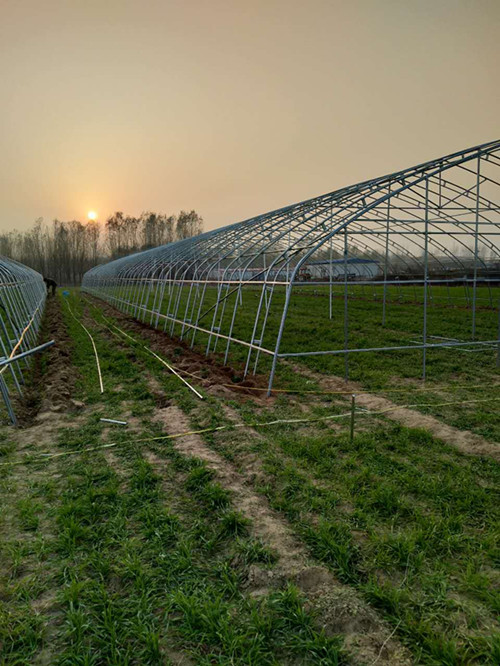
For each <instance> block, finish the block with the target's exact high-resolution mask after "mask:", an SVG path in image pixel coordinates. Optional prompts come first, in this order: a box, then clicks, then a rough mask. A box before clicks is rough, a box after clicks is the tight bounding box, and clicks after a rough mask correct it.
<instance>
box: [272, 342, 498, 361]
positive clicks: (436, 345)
mask: <svg viewBox="0 0 500 666" xmlns="http://www.w3.org/2000/svg"><path fill="white" fill-rule="evenodd" d="M496 344H498V340H482V341H481V342H474V341H471V342H439V343H432V344H428V345H411V346H406V347H366V348H364V349H349V350H348V351H345V349H333V350H328V351H312V352H284V353H282V354H278V356H279V357H280V358H286V357H288V356H324V355H326V354H354V353H355V352H379V351H401V350H405V349H408V350H411V349H424V347H425V348H429V347H433V348H434V349H435V348H439V347H468V346H469V345H496Z"/></svg>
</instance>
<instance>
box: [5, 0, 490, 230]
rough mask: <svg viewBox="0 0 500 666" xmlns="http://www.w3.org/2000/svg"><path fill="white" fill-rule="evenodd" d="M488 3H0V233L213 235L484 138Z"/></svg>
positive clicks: (270, 0)
mask: <svg viewBox="0 0 500 666" xmlns="http://www.w3.org/2000/svg"><path fill="white" fill-rule="evenodd" d="M499 35H500V1H499V0H329V1H327V0H307V1H305V0H304V1H299V0H265V1H264V0H251V1H249V0H232V1H230V0H210V1H208V0H206V1H203V0H183V1H169V0H140V1H137V0H64V1H63V0H0V90H1V97H0V231H2V232H5V231H9V230H11V229H14V228H17V229H26V228H28V227H29V226H31V224H32V223H33V221H34V220H35V219H36V218H39V217H43V218H44V220H45V221H46V222H50V221H51V220H52V219H54V218H58V219H63V220H66V219H80V220H85V219H86V218H87V212H88V211H89V210H95V211H97V213H98V217H99V219H100V220H105V219H106V217H107V216H108V215H110V214H111V213H112V212H113V211H115V210H122V211H124V212H126V213H128V214H131V215H139V214H140V213H141V212H143V211H145V210H154V211H156V212H164V213H168V214H171V213H175V212H177V211H179V210H181V209H188V210H191V209H195V210H196V211H197V212H198V213H199V214H201V215H202V217H203V218H204V220H205V228H206V229H213V228H216V227H220V226H223V225H225V224H230V223H232V222H236V221H238V220H243V219H247V218H249V217H252V216H254V215H257V214H259V213H263V212H266V211H268V210H273V209H275V208H279V207H281V206H284V205H287V204H291V203H294V202H296V201H301V200H303V199H307V198H309V197H314V196H317V195H320V194H323V193H325V192H330V191H333V190H336V189H338V188H340V187H343V186H346V185H349V184H352V183H355V182H358V181H361V180H365V179H368V178H371V177H376V176H380V175H383V174H385V173H390V172H392V171H395V170H398V169H401V168H405V167H409V166H412V165H413V164H417V163H420V162H423V161H426V160H428V159H432V158H434V157H438V156H440V155H445V154H447V153H451V152H455V151H457V150H460V149H461V148H466V147H470V146H473V145H476V144H479V143H484V142H487V141H491V140H493V139H498V138H500V85H499V72H500V39H499Z"/></svg>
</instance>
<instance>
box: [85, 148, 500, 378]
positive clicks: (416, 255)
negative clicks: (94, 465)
mask: <svg viewBox="0 0 500 666" xmlns="http://www.w3.org/2000/svg"><path fill="white" fill-rule="evenodd" d="M499 174H500V141H492V142H489V143H486V144H482V145H479V146H474V147H473V148H468V149H465V150H461V151H458V152H456V153H453V154H451V155H448V156H445V157H439V158H437V159H434V160H430V161H429V162H425V163H422V164H419V165H417V166H414V167H410V168H409V169H404V170H400V171H397V172H395V173H392V174H389V175H385V176H381V177H379V178H374V179H372V180H367V181H364V182H362V183H358V184H355V185H351V186H348V187H344V188H342V189H340V190H336V191H334V192H330V193H327V194H324V195H321V196H319V197H316V198H313V199H307V200H304V201H301V202H298V203H295V204H292V205H289V206H285V207H282V208H279V209H277V210H274V211H271V212H268V213H264V214H262V215H258V216H256V217H253V218H250V219H248V220H244V221H243V222H238V223H235V224H231V225H228V226H226V227H223V228H220V229H215V230H213V231H209V232H206V233H204V234H201V235H200V236H196V237H194V238H189V239H185V240H181V241H178V242H176V243H171V244H169V245H165V246H161V247H158V248H153V249H150V250H146V251H144V252H138V253H136V254H133V255H130V256H128V257H124V258H121V259H117V260H115V261H112V262H110V263H108V264H104V265H101V266H97V267H95V268H93V269H91V270H90V271H88V272H87V273H86V274H85V276H84V279H83V283H82V288H83V289H84V290H86V291H88V292H90V293H92V294H94V295H95V296H98V297H100V298H102V299H104V300H107V301H108V302H110V303H111V304H113V305H115V306H116V307H118V308H120V309H122V310H124V311H126V312H128V313H132V314H134V316H136V317H138V318H141V319H142V320H144V321H146V319H149V323H150V324H154V325H155V326H157V327H158V326H159V325H160V321H162V322H163V327H164V330H167V326H169V333H170V335H175V334H176V333H177V334H178V335H180V336H181V337H184V336H185V335H187V334H189V335H190V339H191V345H192V346H193V345H194V344H195V343H196V340H197V338H198V337H199V336H200V335H201V336H206V337H207V344H206V353H207V354H208V353H209V352H210V351H211V350H213V349H215V348H216V346H217V342H218V341H219V340H224V341H225V344H226V348H225V359H226V361H227V358H228V354H229V351H230V348H231V345H232V344H237V345H241V346H243V347H244V348H245V349H246V350H247V351H246V363H245V373H247V372H249V371H250V368H251V365H252V361H253V371H254V372H255V371H256V369H257V365H258V362H259V358H260V355H261V354H266V355H268V356H271V357H272V368H271V375H270V387H271V386H272V382H273V376H274V372H275V368H276V363H277V360H278V359H279V358H280V357H283V356H288V355H291V353H290V352H284V353H282V352H281V344H282V339H283V332H284V330H285V326H286V323H287V319H288V315H289V306H290V301H291V298H292V295H293V293H294V289H296V288H297V286H298V285H300V286H301V287H303V286H310V285H314V286H319V285H323V286H324V287H326V286H328V288H329V303H330V305H329V316H330V318H331V317H332V293H333V287H332V286H333V283H334V282H336V281H335V280H334V277H333V274H332V273H333V271H334V270H337V269H338V267H339V265H340V264H342V260H343V264H344V266H343V275H344V278H343V284H344V300H345V315H344V316H345V319H346V321H347V299H348V290H347V284H348V283H349V282H350V281H351V280H350V277H349V273H348V266H349V262H351V265H352V262H356V261H357V262H358V263H359V265H361V263H360V262H361V261H362V260H364V261H366V260H367V259H371V260H372V261H373V262H376V263H377V264H378V273H379V275H380V276H381V277H380V279H379V280H373V278H372V279H371V280H366V281H365V283H368V282H371V283H372V284H374V283H376V284H381V285H382V286H383V315H382V323H383V324H384V323H385V313H386V308H387V304H388V301H387V292H388V287H389V285H393V284H402V283H404V282H411V283H413V284H414V285H415V284H417V283H418V284H421V285H423V292H424V302H423V308H424V320H425V319H426V312H427V305H428V304H427V300H428V298H429V293H428V292H429V290H430V288H431V285H432V284H433V283H435V282H436V279H437V278H436V276H439V275H440V274H441V278H443V277H449V276H450V275H453V277H454V278H455V279H460V280H461V281H462V283H463V284H464V285H466V289H468V283H469V282H470V288H471V290H472V298H471V299H470V300H471V309H472V332H471V337H472V339H473V340H474V338H475V335H476V330H475V329H476V308H477V298H478V297H477V285H478V283H480V282H481V281H483V282H484V280H486V278H488V281H487V284H488V287H489V289H490V301H491V284H492V283H494V284H496V283H495V280H493V279H490V277H489V276H488V266H489V265H490V263H491V258H492V257H496V258H500V243H499V242H498V237H499V236H500V196H499V193H500V176H499ZM471 244H472V245H471ZM457 248H458V249H457ZM487 252H489V253H490V259H489V260H488V259H487V257H486V255H485V253H487ZM334 257H335V258H334ZM313 260H316V261H318V260H319V261H320V262H321V261H322V262H323V265H327V266H328V271H329V277H328V279H327V280H326V281H325V280H324V281H323V282H322V281H321V280H318V279H314V278H313V279H309V280H308V279H307V276H308V275H310V270H311V267H312V266H313ZM372 273H373V270H372ZM356 279H357V281H358V282H359V283H360V284H361V283H362V281H361V282H360V281H359V278H356ZM446 282H447V283H449V280H447V281H446ZM283 291H284V298H283V297H282V294H283ZM277 293H280V294H281V297H280V299H278V301H280V300H281V301H282V303H280V302H278V303H277V304H276V305H275V302H276V294H277ZM244 300H246V302H244ZM249 302H250V303H252V305H249V304H248V303H249ZM272 308H274V310H273V315H277V319H276V317H274V320H279V326H278V327H277V330H276V331H275V333H274V334H273V336H271V337H269V333H268V329H269V319H270V313H271V309H272ZM239 315H241V316H243V315H247V316H248V318H249V322H248V331H247V332H244V335H243V336H242V335H241V334H240V336H239V337H237V336H236V335H235V333H234V331H235V324H236V322H237V320H238V316H239ZM264 336H267V340H268V343H267V346H265V345H264ZM423 338H424V342H423V347H422V348H423V350H424V375H425V351H426V349H427V348H428V347H430V346H435V345H429V344H428V343H427V340H426V331H425V325H424V333H423ZM347 339H348V330H347V329H346V341H347ZM304 346H306V345H304ZM355 351H361V350H357V349H349V348H348V345H347V342H346V344H345V348H344V349H342V350H339V349H337V350H324V351H322V352H309V351H308V350H307V349H304V350H303V351H302V352H300V351H299V352H293V355H307V354H310V353H344V355H345V359H346V373H347V359H348V355H349V354H351V353H353V352H355Z"/></svg>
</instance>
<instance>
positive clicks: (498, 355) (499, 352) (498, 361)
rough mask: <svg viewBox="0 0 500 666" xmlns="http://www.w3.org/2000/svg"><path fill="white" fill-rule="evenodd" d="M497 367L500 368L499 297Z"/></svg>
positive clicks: (499, 307) (499, 304) (499, 306)
mask: <svg viewBox="0 0 500 666" xmlns="http://www.w3.org/2000/svg"><path fill="white" fill-rule="evenodd" d="M497 338H498V344H497V368H500V299H498V332H497Z"/></svg>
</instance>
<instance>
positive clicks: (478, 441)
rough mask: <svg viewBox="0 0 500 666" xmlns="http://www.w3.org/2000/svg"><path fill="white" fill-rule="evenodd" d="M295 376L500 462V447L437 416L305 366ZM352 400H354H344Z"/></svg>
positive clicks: (389, 417) (296, 367) (297, 366)
mask: <svg viewBox="0 0 500 666" xmlns="http://www.w3.org/2000/svg"><path fill="white" fill-rule="evenodd" d="M291 367H292V368H293V369H294V371H295V372H297V373H299V374H302V375H304V376H305V377H308V378H309V379H313V380H314V381H316V382H317V383H318V384H319V385H320V386H321V388H322V389H323V390H325V391H351V392H352V393H355V394H357V395H356V404H357V405H359V406H361V407H366V408H367V409H369V410H370V411H374V412H385V413H384V415H383V416H385V417H386V418H388V419H391V421H396V422H397V423H400V424H401V425H403V426H406V427H408V428H423V429H424V430H427V431H428V432H430V433H431V434H432V435H434V437H437V438H438V439H442V440H443V442H446V444H450V445H451V446H454V447H455V448H457V449H458V450H459V451H461V452H462V453H467V454H469V455H475V456H489V457H490V458H493V459H495V460H498V461H500V445H498V444H495V443H494V442H488V441H487V440H486V439H484V438H483V437H481V436H480V435H476V434H475V433H473V432H470V431H469V430H459V429H458V428H454V427H453V426H451V425H447V424H446V423H443V422H442V421H440V420H439V419H437V418H435V417H434V416H430V415H429V414H422V412H419V411H416V410H415V409H410V408H408V407H399V406H398V405H397V404H396V403H394V402H392V401H391V400H388V399H387V398H383V397H381V396H378V395H374V394H363V393H362V391H363V388H362V387H361V386H360V385H359V384H357V383H356V382H345V380H344V379H342V378H341V377H335V376H332V375H328V376H326V375H322V374H320V373H318V372H314V371H313V370H309V369H307V368H304V366H299V365H292V366H291ZM344 397H345V398H346V399H350V396H344Z"/></svg>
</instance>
